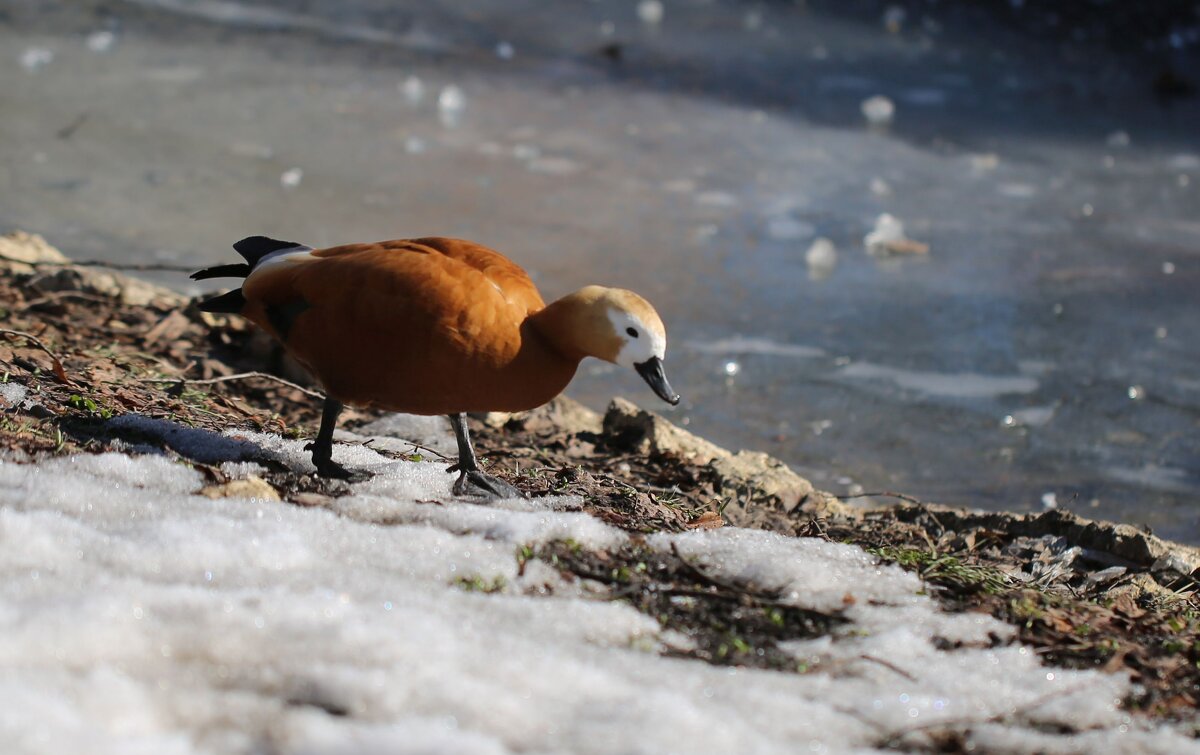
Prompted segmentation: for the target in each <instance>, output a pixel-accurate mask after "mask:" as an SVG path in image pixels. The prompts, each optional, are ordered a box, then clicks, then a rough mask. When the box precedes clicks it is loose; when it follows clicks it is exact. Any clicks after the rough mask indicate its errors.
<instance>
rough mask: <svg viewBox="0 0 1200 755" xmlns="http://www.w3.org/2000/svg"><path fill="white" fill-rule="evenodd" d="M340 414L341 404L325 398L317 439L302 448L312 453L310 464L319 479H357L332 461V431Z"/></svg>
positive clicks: (333, 399) (335, 400)
mask: <svg viewBox="0 0 1200 755" xmlns="http://www.w3.org/2000/svg"><path fill="white" fill-rule="evenodd" d="M341 413H342V402H341V401H338V400H337V399H335V398H331V397H329V396H326V397H325V406H324V408H323V409H322V410H321V429H320V430H319V431H318V432H317V439H316V440H315V441H313V442H312V443H309V444H308V445H307V446H305V447H304V450H305V451H312V463H313V466H315V467H316V468H317V474H318V475H320V476H321V477H332V478H335V479H338V480H351V479H354V478H356V477H357V475H354V474H352V473H351V472H350V470H348V469H346V468H345V467H343V466H342V465H341V464H338V463H337V462H336V461H334V460H333V429H334V428H335V427H337V421H338V415H339V414H341Z"/></svg>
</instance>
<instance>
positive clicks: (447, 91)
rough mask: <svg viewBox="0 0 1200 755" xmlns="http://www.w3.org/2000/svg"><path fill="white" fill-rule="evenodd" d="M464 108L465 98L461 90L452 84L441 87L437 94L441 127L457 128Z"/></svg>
mask: <svg viewBox="0 0 1200 755" xmlns="http://www.w3.org/2000/svg"><path fill="white" fill-rule="evenodd" d="M466 107H467V98H466V95H464V94H463V91H462V90H461V89H459V88H458V87H456V86H454V85H453V84H451V85H449V86H445V87H442V91H441V92H440V93H439V94H438V118H439V119H440V120H441V122H442V125H443V126H446V127H453V126H457V125H458V123H459V121H460V120H462V114H463V110H465V109H466Z"/></svg>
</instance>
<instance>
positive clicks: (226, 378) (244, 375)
mask: <svg viewBox="0 0 1200 755" xmlns="http://www.w3.org/2000/svg"><path fill="white" fill-rule="evenodd" d="M248 378H260V379H262V380H271V381H273V382H276V383H280V384H282V385H286V386H287V387H288V388H294V389H296V390H298V391H300V392H301V393H303V394H304V395H306V396H312V397H313V398H320V399H323V398H325V394H323V393H321V392H320V391H314V390H312V389H311V388H305V387H304V386H302V385H297V384H296V383H293V382H292V381H290V380H284V379H283V378H281V377H279V376H278V375H272V374H270V373H267V372H239V373H237V374H236V375H222V376H220V377H212V378H201V379H194V380H189V379H188V378H137V381H138V382H139V383H185V384H187V385H213V384H215V383H228V382H230V381H234V380H246V379H248ZM406 442H407V441H406Z"/></svg>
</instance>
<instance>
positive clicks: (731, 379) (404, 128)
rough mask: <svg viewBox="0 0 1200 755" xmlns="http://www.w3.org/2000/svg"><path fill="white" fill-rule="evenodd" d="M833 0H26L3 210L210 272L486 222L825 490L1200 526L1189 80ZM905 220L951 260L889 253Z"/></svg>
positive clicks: (9, 11) (97, 248) (11, 77)
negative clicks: (605, 296) (615, 296)
mask: <svg viewBox="0 0 1200 755" xmlns="http://www.w3.org/2000/svg"><path fill="white" fill-rule="evenodd" d="M830 5H831V6H832V5H833V4H830ZM862 7H869V4H863V6H862ZM822 8H823V5H822V4H821V3H813V4H810V7H809V9H808V10H805V9H802V8H795V7H791V6H788V5H783V4H778V3H763V4H754V3H733V2H707V3H705V2H687V3H684V2H678V3H672V2H665V3H661V4H659V3H654V2H650V3H636V2H622V3H617V2H612V3H597V2H578V3H560V4H545V3H508V2H506V3H498V2H473V3H462V4H459V3H455V4H446V5H445V6H442V7H427V6H426V4H412V5H410V6H398V5H397V4H396V3H391V2H383V0H355V2H334V1H333V0H313V2H306V3H285V2H282V0H279V1H278V2H266V1H264V2H240V3H234V2H219V1H218V0H137V1H133V2H130V1H126V2H115V3H112V2H110V3H104V4H99V3H96V4H93V3H87V2H84V3H74V4H69V5H68V4H63V5H51V6H47V5H44V4H39V3H33V2H10V3H6V5H5V13H4V14H3V16H0V112H2V113H3V117H2V118H0V197H2V198H3V200H2V201H0V225H2V226H4V227H6V228H8V227H21V228H26V229H29V230H33V231H38V232H41V233H43V234H45V235H46V236H47V237H48V238H49V239H50V240H51V241H52V242H53V243H55V244H57V245H58V246H60V247H61V248H63V249H64V250H65V251H67V252H68V253H69V254H71V255H73V256H76V257H100V258H105V259H111V260H120V261H148V260H159V261H166V262H186V263H188V264H194V265H196V266H197V267H198V266H201V265H204V264H207V263H212V262H216V261H220V260H226V259H229V258H230V256H231V254H232V252H231V251H230V249H229V244H230V243H231V242H232V241H234V240H236V239H239V238H241V237H243V236H246V235H250V234H257V233H262V234H267V235H272V236H277V237H281V238H287V239H293V240H297V241H302V242H304V243H307V244H310V245H313V246H321V245H328V244H335V243H341V242H346V241H355V240H375V239H385V238H394V237H404V236H422V235H452V236H462V237H467V238H472V239H475V240H478V241H481V242H483V243H486V244H489V245H491V246H493V247H495V248H498V249H500V250H503V251H505V252H507V253H508V254H509V255H510V256H512V257H513V258H515V259H516V260H518V261H519V262H521V263H522V264H524V265H525V266H526V267H527V268H528V269H530V271H531V272H532V273H533V275H534V277H535V279H536V280H537V281H538V283H539V285H540V286H541V287H542V289H543V292H544V293H545V294H546V296H547V298H552V297H555V296H558V295H560V294H562V293H565V292H567V291H569V290H572V289H574V288H576V287H578V286H580V285H583V284H585V283H590V282H602V283H606V284H610V285H620V286H627V287H630V288H635V289H637V290H638V291H640V292H642V293H643V294H645V295H646V296H647V297H648V298H649V299H651V300H652V301H653V302H655V304H656V305H657V306H658V308H659V310H660V311H661V313H662V314H663V317H664V319H665V321H666V322H667V324H668V328H669V330H670V336H671V343H670V354H669V360H668V364H669V371H670V374H671V379H672V383H673V384H674V385H675V387H676V388H677V389H678V390H680V392H682V393H683V394H684V397H685V401H684V403H683V404H682V405H681V406H680V407H679V408H678V409H674V410H672V409H670V408H669V407H667V406H665V405H661V406H657V407H656V408H658V409H659V410H662V411H663V413H664V414H667V415H668V416H671V417H672V418H674V419H675V420H677V421H682V422H685V423H687V424H689V425H690V427H691V429H693V430H695V431H696V432H698V433H700V434H702V435H705V436H707V437H710V438H712V439H713V440H715V441H717V442H720V443H722V444H725V445H731V446H741V447H749V448H756V449H761V450H766V451H768V452H770V453H772V454H775V455H778V456H780V457H782V458H784V459H786V460H787V461H789V462H790V463H792V464H794V465H795V466H796V467H797V468H798V469H799V470H800V471H801V472H803V473H805V474H807V475H809V476H810V477H812V478H813V479H814V480H815V481H816V482H817V484H818V485H820V486H822V487H825V488H828V489H831V490H834V491H838V492H858V491H861V490H866V491H868V492H869V491H872V490H881V489H886V490H897V491H903V492H906V493H910V494H913V495H917V496H921V497H924V498H929V499H934V500H939V501H944V502H947V503H955V504H967V505H978V506H983V507H991V508H1006V509H1025V510H1040V509H1041V508H1043V507H1044V506H1048V505H1057V506H1060V507H1063V508H1069V509H1071V510H1076V511H1079V512H1080V513H1083V514H1085V515H1089V516H1104V517H1109V518H1118V519H1123V520H1127V521H1133V522H1137V523H1145V524H1148V525H1150V526H1152V527H1154V529H1155V530H1156V531H1158V532H1159V533H1161V534H1164V535H1168V536H1171V537H1176V538H1180V539H1184V540H1189V541H1192V542H1200V506H1198V504H1197V492H1200V461H1198V459H1200V426H1198V423H1200V370H1198V369H1197V366H1198V360H1197V354H1198V352H1200V349H1198V346H1200V336H1198V335H1197V332H1196V321H1197V315H1198V314H1200V306H1198V301H1197V294H1196V291H1197V283H1198V282H1200V194H1198V192H1200V137H1198V136H1197V135H1198V134H1200V108H1198V106H1197V103H1196V100H1195V99H1194V98H1190V99H1189V98H1186V97H1183V98H1176V99H1170V100H1169V101H1167V100H1164V99H1163V98H1164V97H1167V96H1169V95H1170V92H1169V91H1167V92H1166V93H1165V94H1164V93H1163V91H1162V89H1163V87H1161V86H1160V88H1159V89H1160V95H1162V96H1159V97H1156V96H1155V94H1154V90H1153V88H1152V83H1153V81H1154V80H1155V77H1156V76H1158V77H1159V79H1161V72H1160V71H1159V70H1158V68H1156V67H1155V66H1157V65H1159V64H1158V62H1157V60H1158V58H1156V57H1155V56H1154V55H1151V54H1149V53H1148V54H1147V55H1146V56H1143V57H1138V58H1135V59H1126V58H1118V57H1115V56H1111V55H1105V54H1104V53H1103V52H1102V50H1100V49H1099V48H1098V47H1096V46H1091V47H1089V45H1088V44H1087V40H1086V39H1085V40H1082V41H1078V40H1076V41H1073V42H1072V43H1071V44H1070V45H1067V44H1065V43H1062V42H1061V41H1060V39H1059V38H1048V39H1047V38H1034V37H1030V36H1027V35H1024V36H1023V35H1021V34H1019V33H1018V32H1017V31H1015V30H1014V29H1013V28H1012V27H1010V26H1007V25H1005V24H1000V23H997V24H995V25H993V26H980V25H978V24H975V25H972V24H970V23H967V22H966V21H963V20H961V19H955V18H937V17H925V16H922V15H921V14H919V13H916V12H914V11H912V10H910V11H909V12H908V13H907V14H897V13H895V12H891V13H884V11H883V10H882V9H881V10H879V11H878V12H875V11H873V10H867V11H862V12H856V13H849V12H837V13H835V12H832V11H827V10H823V9H822ZM889 24H890V25H891V27H892V29H893V30H894V31H889V29H888V26H889ZM1180 29H1181V32H1180V34H1181V35H1182V36H1181V37H1180V39H1179V41H1178V43H1179V46H1180V47H1181V48H1183V49H1182V51H1175V52H1171V50H1170V40H1169V39H1168V40H1167V42H1166V43H1165V44H1166V51H1165V52H1163V53H1162V56H1163V60H1168V61H1170V60H1176V61H1177V60H1180V59H1182V60H1191V61H1194V60H1195V55H1194V54H1193V53H1194V49H1193V50H1192V51H1189V49H1188V48H1187V45H1188V44H1189V43H1188V41H1187V40H1188V39H1190V38H1189V37H1188V36H1187V35H1188V34H1189V33H1192V32H1191V31H1189V28H1188V27H1183V26H1181V27H1180ZM1155 55H1158V53H1155ZM1188 55H1190V56H1191V57H1190V58H1189V57H1187V56H1188ZM1173 56H1174V57H1173ZM1179 56H1184V57H1182V58H1180V57H1179ZM1167 89H1170V88H1169V87H1167ZM877 95H880V96H884V97H886V98H888V101H889V102H890V104H891V106H892V107H891V110H892V113H893V118H892V122H891V124H890V126H889V125H887V124H879V125H876V126H874V127H872V126H870V125H868V122H867V119H866V118H865V117H864V112H863V109H864V108H863V103H864V101H866V100H868V99H869V98H872V97H875V96H877ZM880 103H881V101H878V100H877V101H875V102H874V103H872V104H871V105H869V106H867V107H866V108H865V109H866V110H867V111H869V113H870V114H871V115H873V116H875V117H876V118H878V117H879V114H880V108H881V107H882V109H883V111H886V110H887V109H888V108H887V107H886V103H884V104H883V105H881V104H880ZM883 114H884V115H886V112H884V113H883ZM883 213H888V214H890V215H892V216H894V217H895V218H897V219H899V220H900V221H901V222H902V223H903V226H904V232H905V233H906V234H907V236H908V237H909V238H911V239H913V240H915V241H917V242H921V243H923V244H928V245H929V252H928V253H927V254H915V255H910V256H904V257H900V258H879V257H875V256H871V255H869V254H868V253H867V252H866V250H865V249H864V244H863V238H864V236H865V235H866V234H868V233H869V232H870V231H872V230H873V229H874V228H875V226H876V220H877V218H878V217H879V216H880V215H881V214H883ZM819 237H823V238H826V239H828V240H829V241H830V242H832V246H833V247H834V249H835V250H836V252H835V254H834V255H831V254H830V253H829V246H828V245H824V246H823V247H822V248H820V249H819V250H814V252H813V253H812V254H808V252H809V250H810V247H812V246H813V242H814V241H815V240H816V239H817V238H819ZM806 254H808V256H809V257H810V258H813V261H814V262H816V263H819V264H816V265H810V264H809V263H808V262H807V261H806ZM831 257H832V258H833V259H831ZM163 280H166V281H167V282H170V283H172V284H174V285H183V281H181V280H180V279H179V278H178V277H175V278H163ZM572 393H573V394H574V395H575V396H577V397H579V398H582V399H583V400H585V401H586V402H588V403H590V404H592V405H593V406H595V407H597V408H602V407H603V405H604V403H605V402H606V401H607V400H608V398H609V397H611V396H612V395H613V394H623V395H627V396H630V397H631V398H634V399H635V400H637V401H639V402H640V403H642V404H644V405H647V406H652V405H654V402H655V399H654V398H653V396H652V395H651V394H650V392H649V391H648V390H647V389H646V388H645V386H644V385H642V384H641V383H640V382H639V381H638V379H637V377H636V376H633V375H626V374H624V373H623V372H619V371H616V370H614V369H609V368H608V367H607V366H606V365H601V364H588V365H586V366H585V368H584V369H583V370H582V371H581V374H580V376H579V377H578V378H577V379H576V382H575V383H574V385H573V387H572Z"/></svg>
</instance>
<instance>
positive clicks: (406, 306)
mask: <svg viewBox="0 0 1200 755" xmlns="http://www.w3.org/2000/svg"><path fill="white" fill-rule="evenodd" d="M242 291H243V294H244V296H245V298H246V302H247V304H246V307H245V308H244V309H243V310H242V314H243V315H245V316H246V317H248V318H249V319H251V320H253V321H254V322H256V323H258V324H259V325H260V326H262V327H263V328H265V329H266V330H268V331H269V332H270V333H272V334H273V335H274V336H275V337H276V338H278V339H279V340H280V341H281V342H282V343H283V344H284V345H285V346H286V347H287V350H288V352H289V353H290V354H292V356H294V357H295V358H296V359H297V360H298V361H299V362H300V363H302V364H303V365H304V366H305V367H307V368H308V369H310V370H311V371H312V372H313V374H314V375H315V376H316V377H317V379H318V380H319V381H320V382H321V384H322V385H323V386H324V387H325V389H326V391H327V392H328V393H329V395H331V396H333V397H335V398H337V399H339V400H341V401H343V402H345V403H349V404H355V405H359V406H374V407H378V408H382V409H388V410H391V411H399V412H408V413H410V414H452V413H455V412H470V411H520V410H524V409H532V408H534V407H536V406H540V405H541V404H544V403H546V402H547V401H549V400H550V399H551V398H553V397H554V396H556V395H558V394H559V393H560V392H561V391H562V390H563V388H565V387H566V385H567V383H568V382H570V380H571V378H572V376H574V374H575V370H576V368H577V367H578V365H579V361H580V358H581V356H582V355H572V356H567V355H564V354H562V353H561V352H560V351H559V350H557V349H556V348H555V347H554V346H553V345H552V344H551V343H550V342H549V341H548V340H547V338H546V336H545V335H544V334H543V333H542V332H540V331H539V328H538V326H537V322H536V319H530V316H531V315H535V314H536V313H538V312H540V311H542V310H543V309H544V308H545V303H544V302H543V301H542V297H541V296H540V295H539V294H538V291H537V288H536V287H535V286H534V285H533V281H531V280H530V279H529V276H528V275H526V273H525V271H524V270H522V269H521V268H520V267H518V266H517V265H516V264H514V263H513V262H511V261H510V260H508V259H507V258H506V257H504V256H503V255H501V254H499V253H497V252H494V251H492V250H490V249H487V248H485V247H483V246H480V245H478V244H474V243H471V242H469V241H459V240H455V239H443V238H430V239H415V240H411V241H385V242H380V243H376V244H351V245H347V246H338V247H332V248H330V249H322V250H317V251H314V252H311V253H306V254H300V255H294V258H289V259H281V260H278V261H274V262H272V263H270V264H266V265H264V266H263V267H262V269H260V270H256V271H255V272H254V273H253V274H252V275H250V276H249V278H247V280H246V283H245V285H244V286H243V287H242ZM279 311H292V312H295V314H294V315H293V316H292V317H291V318H290V322H289V323H288V326H289V327H287V328H286V332H280V331H281V328H280V327H279V326H278V324H277V322H273V320H275V321H277V320H278V317H272V313H273V312H279Z"/></svg>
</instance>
